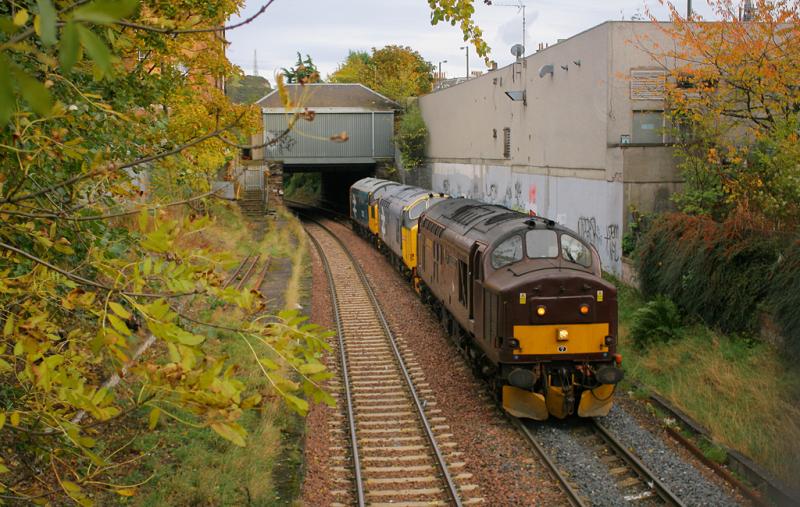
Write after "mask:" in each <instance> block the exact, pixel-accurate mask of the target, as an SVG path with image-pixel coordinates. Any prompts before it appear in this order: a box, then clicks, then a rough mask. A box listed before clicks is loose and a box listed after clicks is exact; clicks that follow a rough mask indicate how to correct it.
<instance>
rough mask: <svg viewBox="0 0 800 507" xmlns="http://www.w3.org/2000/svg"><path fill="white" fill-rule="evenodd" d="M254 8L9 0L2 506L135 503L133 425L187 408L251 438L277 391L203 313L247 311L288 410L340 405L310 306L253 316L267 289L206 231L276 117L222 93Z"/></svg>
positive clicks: (0, 377) (0, 126)
mask: <svg viewBox="0 0 800 507" xmlns="http://www.w3.org/2000/svg"><path fill="white" fill-rule="evenodd" d="M240 6H241V2H232V1H229V0H217V1H214V0H204V1H200V0H182V1H180V2H177V3H175V2H168V3H163V2H158V1H156V0H152V1H144V2H142V3H138V2H136V1H131V0H122V1H119V2H108V1H106V0H95V1H88V2H85V1H84V2H68V1H64V2H58V3H56V4H53V3H52V2H51V1H50V0H30V1H18V2H14V3H13V4H11V3H4V4H2V6H0V30H2V34H0V67H1V68H2V69H1V70H0V152H2V156H0V220H2V222H1V223H2V225H0V386H2V387H1V388H0V447H2V449H3V452H2V455H1V456H0V495H2V498H3V499H11V500H12V501H18V502H20V503H28V502H30V501H37V502H38V501H51V502H55V503H59V504H60V503H63V502H64V501H66V500H67V499H69V500H71V501H73V502H76V503H79V504H81V505H89V504H91V497H92V496H94V494H95V493H96V492H97V491H92V490H98V489H99V490H108V491H115V492H117V493H119V494H120V495H123V496H129V495H131V494H133V493H134V490H133V489H131V488H129V487H122V486H118V485H115V484H114V482H113V480H110V479H109V477H110V476H111V475H113V472H114V471H115V470H117V469H118V467H119V466H120V465H121V464H122V462H123V461H124V460H127V459H129V457H128V458H125V457H124V453H120V452H118V451H120V449H121V448H122V447H124V446H125V445H126V443H125V442H120V441H117V439H115V436H114V431H113V428H114V427H115V426H117V425H135V426H137V427H139V428H140V429H141V430H142V431H148V430H153V429H154V428H155V426H156V424H157V423H158V421H159V418H161V417H165V418H170V419H172V418H174V419H177V420H182V421H184V422H186V423H188V424H193V425H197V426H202V427H208V428H209V429H212V430H213V431H215V432H216V433H218V434H219V435H220V436H221V437H223V438H226V439H228V440H230V441H232V442H233V443H235V444H237V445H244V443H245V441H246V436H247V435H246V433H245V431H244V429H243V427H242V426H241V425H240V424H239V423H238V420H239V418H240V417H241V415H242V413H243V412H244V411H246V410H250V409H253V408H254V407H257V406H258V405H259V404H260V400H261V398H262V393H260V392H257V391H254V390H253V389H252V387H250V386H248V385H247V384H246V383H244V382H242V381H241V380H240V379H237V378H236V374H235V371H236V366H235V365H234V364H231V363H230V362H229V361H228V360H226V359H225V358H224V357H214V356H213V355H210V354H209V353H208V349H207V347H206V346H205V342H206V334H207V330H208V329H209V327H210V326H215V325H216V324H215V323H213V322H207V321H204V320H203V319H201V318H199V316H198V315H196V314H195V313H194V312H193V311H192V308H193V306H194V305H197V304H201V305H204V304H205V303H207V302H210V301H216V302H218V304H226V305H231V307H236V308H239V309H240V310H241V312H243V313H242V314H243V315H244V316H245V318H244V319H243V320H242V321H241V322H239V323H237V324H235V325H234V326H233V330H234V332H235V333H236V336H238V337H239V339H241V340H243V341H245V342H247V343H248V345H249V346H250V347H252V350H253V360H254V361H258V362H259V364H261V365H262V370H263V372H264V375H265V376H266V377H267V378H268V379H269V382H270V383H271V384H272V386H273V390H274V393H275V394H277V395H279V396H281V397H283V398H284V399H285V400H286V403H287V405H288V406H290V407H292V408H294V409H295V410H297V411H299V412H301V413H303V412H305V410H306V409H307V406H308V402H309V401H314V400H316V401H320V400H325V401H328V402H332V400H331V399H330V397H328V395H327V394H325V393H324V392H323V391H322V390H321V389H319V387H318V381H319V379H320V378H322V377H321V375H324V372H323V370H324V367H323V366H322V364H321V363H320V362H319V359H318V357H319V354H320V352H321V351H322V350H323V348H324V347H325V344H324V343H323V341H322V337H323V336H324V335H322V334H320V332H319V331H318V330H317V329H315V328H314V327H309V326H307V325H305V324H303V323H302V319H298V318H297V317H296V316H295V315H290V314H285V315H281V316H278V319H277V320H276V321H275V322H274V323H266V322H263V321H260V320H254V319H252V318H248V316H252V315H254V314H255V313H257V312H259V311H260V303H259V298H257V297H255V295H254V294H252V293H250V292H249V291H239V290H236V289H233V288H230V287H225V285H224V284H223V283H222V280H223V278H224V277H225V269H226V268H227V267H228V266H230V264H231V259H226V258H225V257H224V256H221V255H219V254H217V253H214V252H210V251H204V250H202V249H197V248H195V247H192V246H191V243H190V242H189V239H190V238H191V237H192V235H194V234H196V233H197V232H198V231H200V230H202V229H203V228H204V227H206V226H207V225H208V224H209V222H210V221H211V220H213V217H212V216H210V215H209V214H208V213H207V212H206V211H205V210H206V209H207V201H208V200H209V199H210V198H211V195H210V192H209V191H210V182H211V180H212V178H213V176H214V174H215V173H216V172H217V171H218V169H219V168H220V167H222V166H224V165H225V164H226V162H227V161H228V160H230V159H231V158H232V157H233V156H234V154H235V153H236V152H237V151H238V143H237V137H238V135H245V134H247V133H248V132H250V131H253V130H254V129H255V128H257V126H258V125H259V114H258V111H257V108H253V107H249V106H236V105H233V104H231V103H230V101H229V100H228V99H227V98H226V97H225V96H224V94H223V92H222V90H221V86H220V84H221V82H223V81H224V79H225V78H226V77H229V76H231V75H232V74H233V73H234V68H233V67H232V66H231V65H230V63H229V62H228V61H227V60H226V59H225V55H224V47H223V43H222V41H221V39H220V27H221V25H222V23H223V22H224V20H225V19H226V18H227V17H228V16H229V15H230V14H231V13H232V12H234V11H235V10H236V9H238V8H239V7H240ZM84 56H85V57H84ZM144 181H148V183H147V185H146V186H144V185H143V182H144ZM189 206H191V207H192V208H189ZM180 208H186V209H187V211H186V212H185V213H177V212H174V211H173V210H176V209H180ZM145 350H146V353H142V351H145ZM289 372H292V376H291V377H292V378H290V375H289ZM115 373H119V377H117V379H116V380H113V379H114V376H113V375H114V374H115ZM106 382H110V384H107V383H106ZM115 383H117V384H116V388H114V387H113V385H114V384H115ZM264 394H267V393H264ZM301 396H304V397H305V398H306V399H303V398H301ZM307 400H308V401H307Z"/></svg>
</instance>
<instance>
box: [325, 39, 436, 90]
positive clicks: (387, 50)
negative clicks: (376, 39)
mask: <svg viewBox="0 0 800 507" xmlns="http://www.w3.org/2000/svg"><path fill="white" fill-rule="evenodd" d="M432 72H433V65H431V64H430V63H429V62H426V61H425V59H424V58H422V56H421V55H420V54H419V53H417V52H416V51H414V50H413V49H411V48H409V47H403V46H386V47H383V48H381V49H375V48H372V54H369V53H367V52H366V51H352V50H351V51H350V53H349V54H348V55H347V59H346V60H345V61H344V63H342V65H340V66H339V68H338V69H337V70H336V72H334V73H333V74H332V75H331V76H330V78H329V79H330V81H331V82H334V83H361V84H363V85H364V86H367V87H369V88H371V89H373V90H375V91H377V92H378V93H380V94H382V95H385V96H387V97H389V98H390V99H392V100H395V101H399V102H402V101H404V100H405V99H407V98H408V97H415V96H418V95H423V94H425V93H428V92H430V91H431V89H432V87H433V76H432Z"/></svg>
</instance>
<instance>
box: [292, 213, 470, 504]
mask: <svg viewBox="0 0 800 507" xmlns="http://www.w3.org/2000/svg"><path fill="white" fill-rule="evenodd" d="M305 228H306V231H307V233H308V235H309V237H310V238H311V240H312V242H313V243H314V245H315V246H316V248H317V251H318V252H319V254H320V257H321V259H322V262H323V265H324V267H325V271H326V273H327V277H328V282H329V285H330V290H331V295H332V301H333V307H334V313H335V317H336V327H337V335H338V353H339V354H338V355H339V365H338V367H339V374H340V377H341V382H340V384H339V385H338V386H337V384H336V383H333V384H331V387H332V388H333V389H335V388H337V387H339V388H340V389H339V391H340V392H339V393H338V398H339V406H340V407H342V408H343V411H342V413H341V414H340V417H339V418H338V420H337V419H336V418H335V419H334V421H333V425H334V427H333V428H332V429H333V433H334V434H338V435H340V436H341V437H342V441H343V444H342V445H341V446H335V447H334V448H333V449H332V450H333V451H334V466H333V472H334V473H336V474H337V476H336V480H337V482H338V483H339V484H342V488H340V489H338V490H336V491H332V492H331V493H332V495H333V500H334V502H335V503H334V505H353V504H357V505H359V506H362V505H373V506H390V505H391V506H406V507H414V506H422V505H459V506H460V505H472V504H479V503H482V502H483V500H482V499H481V498H479V497H478V496H477V486H475V485H473V484H469V483H468V481H469V480H470V478H471V476H470V474H468V473H465V472H464V471H463V469H464V467H465V463H464V462H463V461H461V459H460V457H461V453H460V452H458V451H457V450H456V449H455V447H456V444H455V442H454V441H453V438H452V435H451V434H449V433H448V431H449V427H448V426H447V424H446V420H445V419H444V418H443V417H441V415H439V414H440V411H439V410H438V409H436V408H435V407H436V404H435V401H433V396H432V393H431V392H430V390H429V389H427V384H426V383H425V382H424V378H423V376H422V371H421V369H420V368H419V367H418V366H417V365H416V363H415V362H414V359H413V357H411V356H410V353H409V352H408V351H407V350H405V347H404V346H403V344H402V341H401V340H398V339H397V338H396V337H395V336H394V335H393V334H392V332H391V330H390V329H389V326H388V324H387V322H386V319H385V318H384V316H383V313H382V310H381V308H380V305H379V304H378V301H377V299H376V297H375V295H374V293H373V291H372V288H371V287H370V285H369V282H368V281H367V279H366V276H365V274H364V273H363V271H362V270H361V268H360V266H359V265H358V263H357V262H356V261H355V259H354V258H353V257H352V256H351V254H350V253H349V251H348V250H347V248H346V247H345V245H344V244H343V243H342V242H341V240H340V239H338V238H337V237H336V236H335V235H334V234H333V233H332V232H331V231H330V230H328V229H326V228H325V227H324V225H323V224H322V223H320V222H310V221H307V222H306V223H305ZM344 442H346V444H345V443H344Z"/></svg>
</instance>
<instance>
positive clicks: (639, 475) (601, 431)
mask: <svg viewBox="0 0 800 507" xmlns="http://www.w3.org/2000/svg"><path fill="white" fill-rule="evenodd" d="M513 421H514V423H515V425H517V427H518V428H519V429H520V431H521V432H522V433H523V434H524V435H525V437H526V438H527V439H528V441H529V442H530V443H531V445H532V446H533V447H534V449H535V450H536V452H537V453H538V454H539V456H540V457H541V458H542V460H543V461H544V462H545V464H546V465H547V467H548V469H549V470H550V472H551V474H552V475H553V476H554V477H555V478H556V480H557V481H558V482H559V484H560V485H561V488H562V490H563V491H564V493H565V494H566V495H567V499H568V501H569V503H570V505H572V506H575V507H584V506H589V505H593V503H592V500H591V498H588V495H587V494H586V493H584V492H582V491H581V489H580V487H579V486H578V484H579V480H580V478H575V479H572V478H570V477H569V474H568V473H566V472H565V471H564V470H563V469H562V465H561V464H560V463H559V462H558V460H556V459H553V457H551V455H550V454H549V453H548V451H547V450H545V446H543V445H542V444H541V443H540V442H539V441H538V439H537V436H536V432H535V430H534V429H533V427H532V424H535V423H531V422H526V421H521V420H519V419H513ZM559 431H565V432H572V435H570V437H569V438H577V440H579V441H580V442H581V444H582V446H583V447H584V448H588V449H591V452H592V453H593V454H594V455H595V456H596V457H597V458H598V459H599V461H601V462H602V463H604V464H605V465H606V466H607V467H608V470H609V475H610V477H612V479H613V482H614V485H615V487H616V490H617V491H618V492H619V500H620V502H619V503H621V504H625V503H628V504H631V505H637V506H638V505H670V506H683V505H684V503H683V502H682V501H681V500H680V499H679V498H678V497H677V496H675V494H674V493H672V492H671V491H670V490H669V489H668V488H667V486H665V485H664V484H663V483H662V482H661V481H660V480H659V479H658V478H657V477H656V476H655V474H653V473H652V472H651V471H650V470H649V469H648V468H647V467H646V466H645V465H644V464H643V463H642V462H641V461H640V460H639V459H638V458H637V457H636V456H634V455H633V454H632V453H631V452H630V451H628V449H626V448H625V446H624V445H622V444H621V443H620V442H619V441H618V440H617V439H616V438H615V437H614V436H613V435H612V434H611V433H610V432H609V431H608V430H607V429H606V428H605V427H604V426H603V425H602V424H601V423H600V422H598V421H597V420H596V419H587V420H580V421H575V424H574V425H565V427H563V428H560V430H559Z"/></svg>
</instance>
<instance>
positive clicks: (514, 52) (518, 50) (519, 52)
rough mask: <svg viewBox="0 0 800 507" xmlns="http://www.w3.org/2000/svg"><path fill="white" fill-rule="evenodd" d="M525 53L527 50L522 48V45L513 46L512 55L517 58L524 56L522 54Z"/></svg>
mask: <svg viewBox="0 0 800 507" xmlns="http://www.w3.org/2000/svg"><path fill="white" fill-rule="evenodd" d="M524 52H525V48H523V47H522V44H514V45H513V46H511V54H512V55H514V56H516V57H517V58H519V57H521V56H522V53H524Z"/></svg>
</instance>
